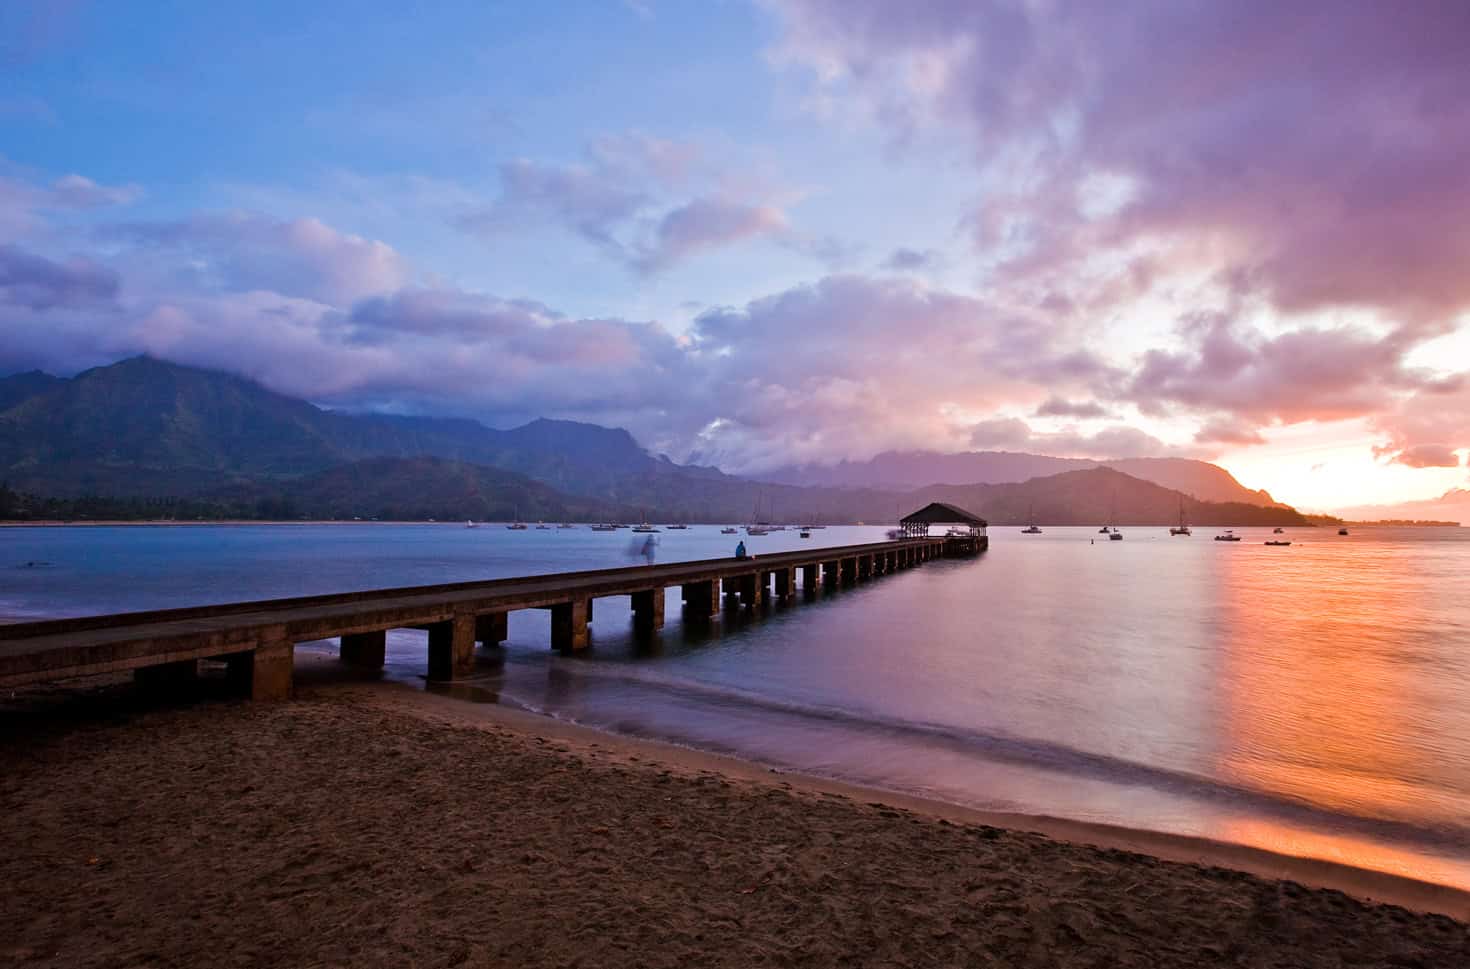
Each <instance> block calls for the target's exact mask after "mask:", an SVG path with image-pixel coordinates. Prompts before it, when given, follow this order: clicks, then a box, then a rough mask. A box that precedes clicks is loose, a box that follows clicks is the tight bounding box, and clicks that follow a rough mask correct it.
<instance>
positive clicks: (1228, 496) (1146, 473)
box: [1100, 458, 1287, 508]
mask: <svg viewBox="0 0 1470 969" xmlns="http://www.w3.org/2000/svg"><path fill="white" fill-rule="evenodd" d="M1100 466H1102V467H1107V468H1113V469H1114V470H1116V471H1121V472H1123V473H1124V474H1131V475H1133V477H1135V478H1142V479H1143V480H1144V481H1152V482H1153V483H1154V484H1156V485H1163V486H1164V487H1165V488H1172V489H1174V490H1175V491H1182V492H1183V493H1184V494H1186V495H1192V496H1194V497H1195V498H1198V499H1199V500H1200V501H1216V502H1239V503H1241V504H1245V505H1260V506H1261V507H1263V508H1285V507H1287V506H1286V505H1283V504H1281V503H1280V502H1279V501H1277V500H1276V499H1274V498H1272V497H1271V494H1270V492H1268V491H1266V490H1265V489H1264V488H1262V489H1259V490H1256V491H1252V490H1251V489H1249V488H1247V487H1246V486H1245V485H1243V484H1241V483H1240V482H1239V481H1236V480H1235V475H1233V474H1231V473H1230V472H1229V471H1226V470H1225V469H1224V468H1222V467H1220V466H1219V465H1218V464H1211V463H1209V462H1208V461H1191V460H1189V459H1188V458H1121V459H1117V460H1112V461H1103V462H1101V463H1100Z"/></svg>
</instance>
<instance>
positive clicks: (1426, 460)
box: [1375, 444, 1460, 468]
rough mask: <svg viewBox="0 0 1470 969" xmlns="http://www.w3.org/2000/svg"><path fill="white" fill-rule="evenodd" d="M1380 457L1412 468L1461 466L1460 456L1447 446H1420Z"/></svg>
mask: <svg viewBox="0 0 1470 969" xmlns="http://www.w3.org/2000/svg"><path fill="white" fill-rule="evenodd" d="M1376 450H1377V449H1375V451H1376ZM1380 456H1390V457H1391V458H1392V460H1393V461H1394V462H1395V463H1397V464H1404V465H1408V466H1409V467H1411V468H1458V467H1459V466H1460V456H1459V455H1458V454H1456V453H1455V452H1454V451H1453V450H1452V449H1451V448H1450V447H1449V446H1448V445H1445V444H1420V445H1417V446H1415V447H1408V448H1404V449H1402V450H1398V451H1393V450H1384V451H1383V452H1382V453H1381V455H1380Z"/></svg>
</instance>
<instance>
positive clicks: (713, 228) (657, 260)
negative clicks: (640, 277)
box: [636, 198, 788, 273]
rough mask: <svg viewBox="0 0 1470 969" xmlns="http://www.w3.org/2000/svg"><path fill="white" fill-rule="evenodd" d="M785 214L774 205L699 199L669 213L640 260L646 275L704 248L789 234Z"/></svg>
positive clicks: (639, 257) (660, 222) (639, 266)
mask: <svg viewBox="0 0 1470 969" xmlns="http://www.w3.org/2000/svg"><path fill="white" fill-rule="evenodd" d="M787 228H788V226H787V223H786V216H785V214H784V213H783V212H782V211H781V210H780V209H778V208H776V207H775V206H772V205H747V204H745V203H743V202H736V201H732V200H729V199H720V198H697V199H694V200H693V201H690V202H687V203H685V204H684V205H681V206H679V207H678V208H676V209H673V210H672V211H670V212H668V213H666V214H665V215H664V217H663V218H662V219H660V220H659V223H658V229H657V231H656V232H655V233H654V236H653V241H652V243H651V244H650V245H649V247H648V248H647V249H646V250H645V251H644V252H642V253H641V254H640V255H639V256H638V258H637V260H636V265H637V266H638V268H639V269H640V270H641V271H643V272H646V273H651V272H657V271H658V270H660V269H665V268H667V267H668V266H670V265H672V264H673V263H675V262H679V261H681V260H683V259H685V258H687V257H688V256H690V255H691V254H693V253H695V252H698V251H700V250H703V249H712V248H715V247H718V246H724V245H729V244H730V243H733V242H740V241H742V240H744V239H751V238H755V237H757V236H776V235H781V234H783V233H785V232H786V231H787Z"/></svg>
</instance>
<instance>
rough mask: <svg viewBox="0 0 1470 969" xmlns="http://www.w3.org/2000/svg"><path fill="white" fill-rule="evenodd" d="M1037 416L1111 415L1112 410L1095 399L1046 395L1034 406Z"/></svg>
mask: <svg viewBox="0 0 1470 969" xmlns="http://www.w3.org/2000/svg"><path fill="white" fill-rule="evenodd" d="M1036 416H1037V417H1080V418H1103V417H1111V416H1113V415H1112V412H1111V411H1109V410H1108V409H1107V408H1106V407H1104V406H1103V405H1102V404H1099V403H1098V402H1097V401H1095V400H1081V401H1070V400H1066V399H1064V398H1061V397H1048V398H1047V399H1046V400H1044V401H1042V402H1041V405H1040V406H1038V407H1037V408H1036Z"/></svg>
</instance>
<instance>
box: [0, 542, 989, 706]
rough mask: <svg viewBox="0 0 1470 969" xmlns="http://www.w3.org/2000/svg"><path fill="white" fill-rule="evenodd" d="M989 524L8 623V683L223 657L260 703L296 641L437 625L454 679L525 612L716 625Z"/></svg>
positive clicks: (3, 657)
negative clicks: (621, 600)
mask: <svg viewBox="0 0 1470 969" xmlns="http://www.w3.org/2000/svg"><path fill="white" fill-rule="evenodd" d="M987 544H988V540H987V539H986V538H985V537H984V534H983V529H982V531H981V532H980V533H978V534H970V535H967V536H965V537H964V538H958V537H956V536H948V537H935V538H930V537H928V536H926V535H917V534H913V535H908V536H906V537H903V538H900V539H897V540H894V541H887V542H877V543H869V544H863V545H848V546H840V547H836V548H810V549H799V550H796V551H791V552H777V553H774V554H770V555H762V556H759V557H751V558H744V559H737V558H720V559H705V560H702V561H695V562H674V563H669V564H667V565H643V566H631V567H625V568H615V569H600V570H595V571H586V572H562V573H554V574H550V575H531V576H523V577H519V578H509V579H492V580H487V581H482V582H460V583H451V584H446V585H431V586H416V587H409V588H399V589H376V590H371V591H365V592H351V593H342V594H337V595H323V596H306V597H301V598H291V599H271V600H264V601H259V602H243V603H234V604H228V605H216V606H199V607H192V608H182V609H165V610H156V611H151V612H133V613H121V614H117V615H105V616H87V617H81V618H76V619H57V620H49V621H44V622H27V623H14V624H10V625H0V687H8V686H18V685H22V684H26V683H33V682H43V681H52V680H62V679H69V678H72V677H77V676H88V675H93V674H98V673H112V672H119V671H125V670H132V671H134V675H135V676H136V677H137V678H138V679H139V680H140V681H144V682H148V683H150V684H157V685H166V684H168V683H171V682H177V681H178V680H181V679H191V678H193V677H194V676H195V674H196V671H197V667H198V661H199V660H201V659H214V660H223V661H224V662H225V664H226V669H227V676H228V678H229V679H230V680H231V681H232V682H234V683H235V684H237V686H238V688H239V690H240V692H241V693H242V694H243V695H245V696H249V697H251V698H254V699H257V700H275V699H284V698H287V697H289V696H290V695H291V681H292V664H293V656H294V649H295V645H296V644H297V643H303V642H313V641H316V640H323V639H334V638H335V639H340V641H341V656H342V660H343V661H344V662H347V663H351V664H354V665H358V666H363V667H370V668H376V667H381V666H382V665H383V661H384V652H385V646H386V642H387V634H388V630H390V629H422V630H426V631H427V632H428V675H429V677H430V678H431V679H436V680H453V679H456V678H459V677H463V676H466V675H468V674H469V673H471V672H472V671H473V669H474V654H475V646H476V644H477V643H478V644H483V645H485V646H493V645H496V644H499V643H501V642H503V641H504V640H505V638H506V626H507V622H506V616H507V614H508V613H510V612H513V611H515V610H517V609H545V610H549V611H550V613H551V646H552V647H553V648H555V649H559V650H563V651H566V652H576V651H578V650H581V649H585V648H586V647H587V645H588V631H587V627H588V624H589V623H591V622H592V621H593V602H594V600H596V599H599V598H604V597H609V596H628V597H630V598H631V600H632V619H633V622H634V624H635V627H636V628H638V629H640V630H655V629H658V628H660V627H662V626H663V624H664V603H665V599H666V595H667V591H666V590H668V589H670V588H673V587H676V586H677V587H678V588H679V589H680V590H681V593H682V602H683V608H684V613H685V616H686V618H687V619H688V620H691V621H700V620H705V621H707V620H708V619H709V618H710V617H712V616H715V615H717V614H719V613H720V611H721V609H722V607H723V608H726V609H738V608H745V609H753V608H756V607H759V606H760V604H761V603H762V601H764V600H766V599H768V598H769V599H774V600H790V599H792V598H794V597H795V595H796V593H797V591H798V590H802V591H803V592H804V593H805V594H815V593H816V592H817V591H818V590H819V589H822V588H833V587H840V586H849V585H853V584H856V583H859V582H866V581H871V580H873V579H875V578H877V577H879V576H883V575H888V574H890V573H893V572H897V571H901V570H904V569H908V568H912V567H914V566H917V565H920V564H922V563H924V562H927V561H930V560H931V559H936V558H946V557H959V556H969V555H975V554H978V553H979V552H982V551H984V550H985V547H986V545H987Z"/></svg>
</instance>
